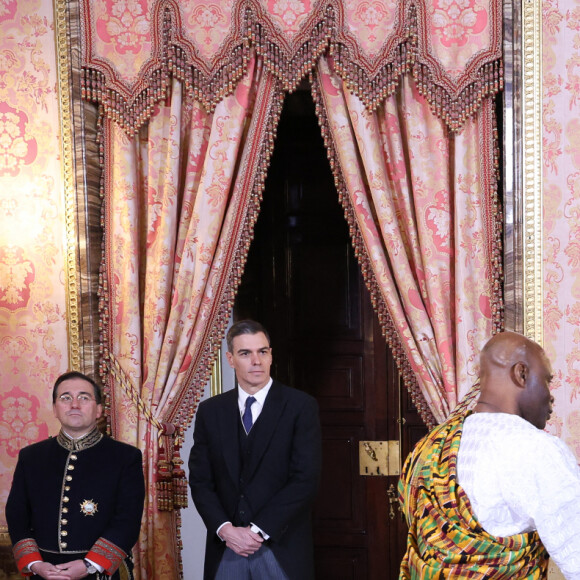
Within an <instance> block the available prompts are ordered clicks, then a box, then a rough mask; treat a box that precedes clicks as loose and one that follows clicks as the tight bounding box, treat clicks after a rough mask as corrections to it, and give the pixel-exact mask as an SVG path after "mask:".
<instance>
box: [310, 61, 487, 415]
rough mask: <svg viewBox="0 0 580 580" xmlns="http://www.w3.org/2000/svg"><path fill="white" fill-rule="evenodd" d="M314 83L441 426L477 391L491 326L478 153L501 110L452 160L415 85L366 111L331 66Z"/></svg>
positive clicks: (386, 296) (403, 336)
mask: <svg viewBox="0 0 580 580" xmlns="http://www.w3.org/2000/svg"><path fill="white" fill-rule="evenodd" d="M318 79H319V82H320V85H319V86H320V87H321V92H322V95H321V97H322V102H323V106H324V111H325V115H326V116H327V118H328V122H329V128H330V133H331V135H332V146H333V148H334V149H335V150H336V152H337V156H338V159H339V162H340V167H341V170H342V176H343V178H344V180H345V183H346V188H347V191H348V194H349V197H350V204H351V205H352V207H353V209H354V213H355V215H356V219H357V221H358V227H359V229H360V231H361V234H362V238H363V241H364V247H365V252H366V253H367V255H368V256H369V259H370V263H371V265H372V268H373V274H374V278H375V279H376V282H377V284H378V285H379V287H380V289H381V293H382V299H383V300H384V302H385V304H386V306H387V309H388V311H389V314H390V316H391V318H392V320H393V322H394V324H395V326H396V328H397V331H398V335H399V339H400V341H401V343H402V345H403V348H404V350H405V354H406V356H407V359H408V360H409V363H410V365H411V367H412V369H413V371H414V373H415V375H416V377H417V380H418V383H419V387H420V389H421V392H422V394H423V396H424V398H425V400H426V401H427V403H428V405H429V408H430V410H431V412H432V413H433V415H434V416H435V418H436V420H437V421H442V420H444V419H445V417H447V415H448V414H449V413H450V412H451V411H452V410H453V409H454V408H455V406H456V405H457V403H458V401H460V400H461V399H462V397H463V396H464V395H465V394H466V393H467V391H468V390H469V389H470V388H471V386H472V385H473V383H474V382H475V380H476V378H477V373H478V364H477V363H478V357H477V354H478V353H479V350H480V349H481V347H482V346H483V344H484V343H485V342H486V341H487V340H488V339H489V338H490V337H491V335H492V333H493V329H494V322H493V317H492V309H491V302H492V296H493V279H492V278H491V276H490V272H491V270H492V268H491V253H490V252H489V247H490V245H492V244H493V236H494V231H493V229H488V228H487V227H486V224H489V220H490V217H491V216H490V215H488V213H487V212H488V211H489V209H488V208H489V207H490V206H491V204H490V201H491V199H492V197H493V189H492V187H493V183H494V179H493V160H490V159H487V160H486V159H485V158H482V156H483V153H482V151H481V150H480V148H479V147H480V143H482V142H485V141H486V140H487V141H488V142H489V143H490V144H491V143H493V133H492V130H491V125H489V123H488V122H486V120H485V115H487V114H489V111H490V109H491V107H493V102H491V101H490V102H489V103H488V104H487V106H485V105H484V106H483V108H482V111H484V112H482V115H481V116H479V117H478V119H477V120H476V121H474V122H470V123H468V124H467V125H466V127H465V129H464V131H463V132H462V133H461V134H460V135H459V136H457V138H456V139H455V141H454V150H453V153H451V149H450V147H449V141H448V136H447V135H446V132H445V128H444V127H443V125H442V124H441V122H440V121H439V120H438V119H436V118H435V117H434V116H433V115H432V114H431V113H430V111H429V107H428V105H427V103H426V102H425V100H424V99H423V98H421V96H420V95H419V94H418V92H417V90H416V88H415V86H414V83H413V82H412V81H409V80H407V79H405V80H404V81H403V90H402V91H401V95H400V96H399V97H397V98H394V97H393V98H391V99H387V100H386V101H385V104H384V107H381V108H379V110H378V111H377V113H370V112H369V111H368V110H366V109H365V108H364V106H363V105H362V103H361V101H360V100H359V99H358V98H357V97H355V96H354V95H353V94H352V93H351V92H350V91H349V89H348V87H347V86H346V85H343V84H342V83H341V81H340V79H338V77H337V76H336V75H335V73H334V72H333V70H332V66H331V63H329V62H328V61H327V60H326V59H325V58H321V59H320V64H319V67H318ZM488 150H489V151H492V150H493V147H491V148H488ZM405 158H407V159H409V161H408V164H407V165H406V166H404V164H403V162H402V160H403V159H405ZM393 162H394V164H393ZM389 168H390V171H389ZM367 183H368V185H367ZM452 196H453V197H452ZM492 219H493V218H492ZM466 337H469V340H466Z"/></svg>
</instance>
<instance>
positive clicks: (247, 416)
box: [242, 397, 256, 433]
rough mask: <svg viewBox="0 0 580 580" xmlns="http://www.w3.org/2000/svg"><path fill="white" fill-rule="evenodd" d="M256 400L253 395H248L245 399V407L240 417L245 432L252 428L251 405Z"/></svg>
mask: <svg viewBox="0 0 580 580" xmlns="http://www.w3.org/2000/svg"><path fill="white" fill-rule="evenodd" d="M255 402H256V399H255V398H254V397H248V398H247V399H246V408H245V410H244V416H243V417H242V423H243V424H244V429H245V430H246V433H249V432H250V429H251V428H252V423H253V421H252V405H253V404H254V403H255Z"/></svg>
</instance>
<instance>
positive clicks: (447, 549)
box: [399, 411, 548, 580]
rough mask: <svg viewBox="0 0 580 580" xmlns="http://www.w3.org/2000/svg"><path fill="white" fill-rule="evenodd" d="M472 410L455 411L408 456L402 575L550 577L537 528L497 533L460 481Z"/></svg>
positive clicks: (425, 578)
mask: <svg viewBox="0 0 580 580" xmlns="http://www.w3.org/2000/svg"><path fill="white" fill-rule="evenodd" d="M469 414H470V411H468V412H467V413H462V414H455V415H453V416H452V417H450V419H448V420H447V421H446V422H445V423H443V424H441V425H439V426H438V427H436V428H435V429H433V430H432V431H431V432H430V433H429V434H428V435H427V436H426V437H425V438H424V439H422V440H421V441H420V442H419V444H418V445H417V446H416V447H415V449H414V450H413V452H412V453H411V454H410V455H409V457H407V460H406V461H405V465H404V467H403V473H402V475H401V479H400V481H399V499H400V501H401V503H402V504H403V509H404V512H405V517H406V518H407V523H408V525H409V534H408V539H407V551H406V553H405V556H404V558H403V562H402V563H401V571H400V575H399V579H400V580H401V579H405V578H410V579H412V580H439V579H443V578H458V579H459V578H461V579H468V578H478V579H484V578H485V579H489V580H492V579H498V580H499V579H502V580H505V579H508V578H509V579H512V580H515V579H524V578H525V579H530V580H531V579H540V578H546V577H547V568H548V554H547V552H546V550H545V549H544V546H543V545H542V543H541V541H540V538H539V536H538V534H537V532H531V533H524V534H518V535H514V536H509V537H507V538H496V537H494V536H491V535H490V534H488V533H487V532H486V531H485V530H484V529H483V528H482V527H481V526H480V524H479V523H478V521H477V518H476V517H475V515H474V514H473V510H472V509H471V505H470V503H469V498H468V497H467V495H466V494H465V492H464V491H463V489H462V488H461V486H460V485H459V484H458V483H457V452H458V450H459V442H460V440H461V433H462V427H463V421H464V420H465V417H466V416H468V415H469Z"/></svg>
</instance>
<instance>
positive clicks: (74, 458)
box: [70, 453, 77, 461]
mask: <svg viewBox="0 0 580 580" xmlns="http://www.w3.org/2000/svg"><path fill="white" fill-rule="evenodd" d="M70 458H71V461H76V460H77V456H76V455H75V454H74V453H73V454H72V455H71V456H70Z"/></svg>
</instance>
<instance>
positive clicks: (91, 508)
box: [81, 499, 99, 516]
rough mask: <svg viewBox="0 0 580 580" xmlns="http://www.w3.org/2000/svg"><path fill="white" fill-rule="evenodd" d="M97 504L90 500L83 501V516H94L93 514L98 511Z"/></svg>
mask: <svg viewBox="0 0 580 580" xmlns="http://www.w3.org/2000/svg"><path fill="white" fill-rule="evenodd" d="M98 505H99V504H97V503H95V502H94V501H93V500H92V499H85V501H83V503H82V504H81V511H82V512H83V514H85V516H94V515H95V513H96V512H97V511H98V510H97V506H98Z"/></svg>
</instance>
